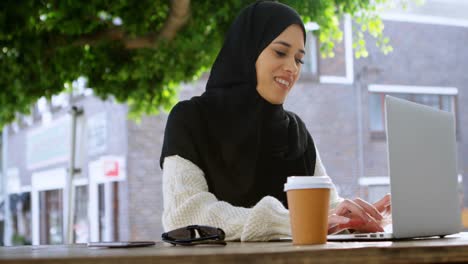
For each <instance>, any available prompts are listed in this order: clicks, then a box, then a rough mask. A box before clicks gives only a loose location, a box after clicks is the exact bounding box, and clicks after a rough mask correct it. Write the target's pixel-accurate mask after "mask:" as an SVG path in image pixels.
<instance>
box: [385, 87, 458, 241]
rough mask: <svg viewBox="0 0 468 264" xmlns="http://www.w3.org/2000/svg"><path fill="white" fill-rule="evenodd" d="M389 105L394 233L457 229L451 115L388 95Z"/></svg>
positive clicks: (422, 233)
mask: <svg viewBox="0 0 468 264" xmlns="http://www.w3.org/2000/svg"><path fill="white" fill-rule="evenodd" d="M385 108H386V130H387V148H388V167H389V175H390V187H391V193H392V222H393V235H394V237H396V238H406V237H419V236H433V235H447V234H453V233H457V232H459V231H460V230H461V216H460V198H459V194H458V192H457V183H458V182H457V165H456V159H457V155H456V141H455V119H454V116H453V114H452V113H449V112H446V111H440V110H436V109H434V108H431V107H428V106H424V105H420V104H416V103H412V102H408V101H406V100H402V99H399V98H395V97H391V96H388V95H387V96H386V97H385Z"/></svg>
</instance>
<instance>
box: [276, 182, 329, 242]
mask: <svg viewBox="0 0 468 264" xmlns="http://www.w3.org/2000/svg"><path fill="white" fill-rule="evenodd" d="M332 186H333V185H332V181H331V180H330V178H329V177H328V176H292V177H288V180H287V182H286V183H285V185H284V191H285V192H286V195H287V198H288V207H289V215H290V219H291V231H292V238H293V244H294V245H318V244H325V243H327V233H328V208H329V205H330V189H331V188H332Z"/></svg>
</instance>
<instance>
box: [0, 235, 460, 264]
mask: <svg viewBox="0 0 468 264" xmlns="http://www.w3.org/2000/svg"><path fill="white" fill-rule="evenodd" d="M450 262H465V263H468V233H460V234H458V235H453V236H449V237H446V238H443V239H438V238H432V239H429V238H428V239H417V240H411V241H398V242H329V243H327V244H326V245H319V246H293V245H292V243H291V242H244V243H240V242H230V243H228V245H227V246H225V247H223V246H196V247H181V246H176V247H174V246H171V245H169V244H166V243H163V242H158V243H157V244H156V246H153V247H146V248H128V249H90V248H87V247H86V246H85V245H83V244H77V245H57V246H21V247H0V263H9V264H20V263H52V264H55V263H57V264H58V263H63V264H89V263H96V264H120V263H129V264H140V263H145V264H146V263H178V264H180V263H204V264H206V263H241V264H246V263H359V264H363V263H450Z"/></svg>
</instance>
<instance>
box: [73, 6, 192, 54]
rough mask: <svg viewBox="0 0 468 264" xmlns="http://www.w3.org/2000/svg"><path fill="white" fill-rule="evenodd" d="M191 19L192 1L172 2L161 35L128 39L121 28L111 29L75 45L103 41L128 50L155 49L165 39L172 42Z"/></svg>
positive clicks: (150, 34)
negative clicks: (120, 44) (113, 42)
mask: <svg viewBox="0 0 468 264" xmlns="http://www.w3.org/2000/svg"><path fill="white" fill-rule="evenodd" d="M189 18H190V0H172V1H171V11H170V13H169V16H168V18H167V20H166V22H165V24H164V26H163V27H162V29H161V31H160V32H159V33H149V34H147V35H145V36H140V37H136V38H131V37H128V36H127V34H126V33H125V32H124V31H123V30H122V29H119V28H111V29H107V30H104V31H100V32H96V33H93V34H89V35H85V36H82V37H81V38H80V39H79V40H77V41H75V42H74V43H73V44H74V45H79V46H82V45H85V44H88V45H94V44H96V43H98V42H99V41H101V40H103V39H108V40H112V41H120V42H122V43H123V45H124V46H125V48H126V49H141V48H154V47H155V46H156V44H157V42H158V41H160V40H162V39H165V40H168V41H171V40H172V39H174V37H175V36H176V35H177V32H178V31H179V30H180V29H181V28H182V27H183V26H184V25H185V24H186V23H187V21H188V19H189Z"/></svg>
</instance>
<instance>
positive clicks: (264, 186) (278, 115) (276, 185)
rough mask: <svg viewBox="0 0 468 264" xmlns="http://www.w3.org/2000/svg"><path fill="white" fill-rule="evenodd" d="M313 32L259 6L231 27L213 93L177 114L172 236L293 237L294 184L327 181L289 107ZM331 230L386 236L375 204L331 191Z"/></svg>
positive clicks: (168, 190)
mask: <svg viewBox="0 0 468 264" xmlns="http://www.w3.org/2000/svg"><path fill="white" fill-rule="evenodd" d="M305 40H306V33H305V29H304V25H303V23H302V20H301V19H300V16H299V15H298V14H297V12H296V11H295V10H293V9H291V8H290V7H288V6H286V5H283V4H280V3H275V2H267V1H260V2H256V3H254V4H251V5H250V6H248V7H246V8H245V9H244V10H242V11H241V13H240V14H239V16H238V17H237V18H236V20H235V21H234V23H233V24H232V26H231V28H230V30H229V31H228V34H227V37H226V39H225V42H224V45H223V47H222V49H221V51H220V53H219V54H218V57H217V59H216V61H215V63H214V65H213V67H212V69H211V74H210V78H209V80H208V83H207V85H206V91H205V93H204V94H203V95H201V96H199V97H194V98H192V99H190V100H188V101H182V102H179V103H178V104H177V105H176V106H175V107H174V108H173V110H172V111H171V113H170V115H169V118H168V121H167V126H166V131H165V137H164V144H163V149H162V155H161V160H160V164H161V167H162V168H163V198H164V212H163V225H164V229H165V230H170V229H174V228H178V227H181V226H186V225H191V224H203V225H212V226H217V227H221V228H222V229H224V231H225V232H226V239H227V240H241V241H248V240H269V239H275V238H279V237H284V236H285V235H290V232H291V231H290V222H289V214H288V210H287V209H286V208H287V201H286V195H285V193H284V191H283V186H284V183H285V182H286V178H287V177H288V176H292V175H326V172H325V169H324V167H323V165H322V162H321V160H320V156H319V155H318V151H317V149H316V147H315V145H314V142H313V140H312V137H311V136H310V134H309V132H308V131H307V128H306V126H305V124H304V123H303V122H302V120H301V119H300V118H299V117H298V116H297V115H296V114H294V113H292V112H289V111H285V110H284V109H283V106H282V104H283V102H284V100H285V99H286V96H287V94H288V93H289V91H290V90H291V89H292V87H293V85H294V83H295V82H296V81H297V80H298V78H299V75H300V70H301V65H302V63H303V62H302V60H303V57H304V55H305V51H304V47H305ZM330 198H331V209H332V210H331V214H330V217H329V222H330V225H329V232H336V231H340V230H343V229H346V228H350V227H352V228H354V229H356V230H359V231H382V227H381V226H380V224H379V221H380V220H381V219H382V214H381V212H382V211H383V210H384V209H386V208H388V207H389V199H388V197H387V198H384V199H383V200H381V201H380V202H379V203H378V204H377V205H376V206H373V205H371V204H368V203H367V202H364V201H363V200H360V199H356V200H354V201H351V200H344V199H341V198H340V197H338V195H337V194H336V191H335V190H333V191H332V194H331V197H330Z"/></svg>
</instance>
